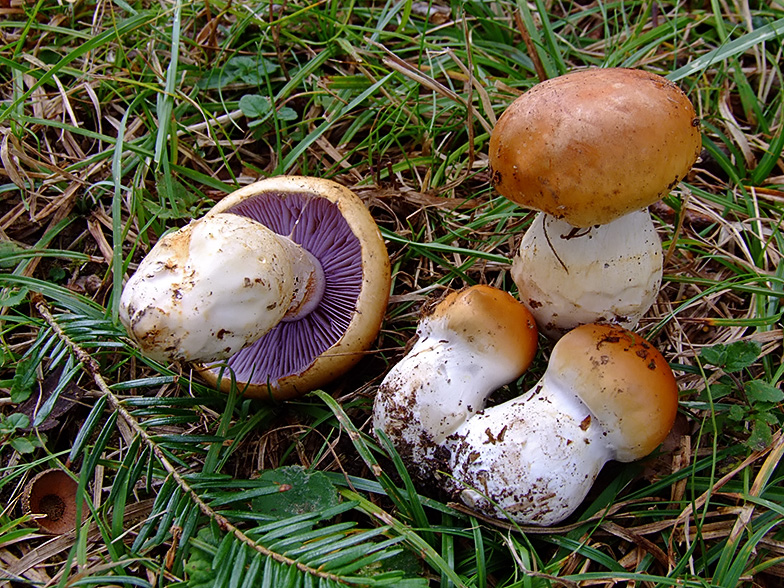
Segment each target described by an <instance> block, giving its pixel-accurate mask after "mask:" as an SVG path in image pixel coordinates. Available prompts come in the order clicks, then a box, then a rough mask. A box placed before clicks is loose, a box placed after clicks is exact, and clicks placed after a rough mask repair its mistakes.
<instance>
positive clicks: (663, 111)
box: [489, 68, 701, 227]
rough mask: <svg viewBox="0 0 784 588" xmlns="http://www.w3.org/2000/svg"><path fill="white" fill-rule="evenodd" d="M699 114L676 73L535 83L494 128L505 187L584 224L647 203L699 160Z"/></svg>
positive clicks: (625, 72) (607, 72)
mask: <svg viewBox="0 0 784 588" xmlns="http://www.w3.org/2000/svg"><path fill="white" fill-rule="evenodd" d="M700 149H701V137H700V130H699V121H698V119H697V118H696V114H695V112H694V107H693V105H692V103H691V101H690V100H689V98H688V97H687V96H686V95H685V94H684V93H683V92H682V91H681V90H680V89H679V88H678V87H677V86H676V85H675V84H674V83H672V82H670V81H669V80H667V79H666V78H663V77H661V76H658V75H655V74H652V73H648V72H645V71H640V70H633V69H623V68H607V69H590V70H584V71H578V72H573V73H569V74H566V75H564V76H561V77H557V78H553V79H550V80H547V81H545V82H542V83H541V84H538V85H536V86H534V87H533V88H532V89H531V90H529V91H527V92H526V93H525V94H523V95H522V96H520V97H519V98H517V99H516V100H515V101H514V102H513V103H512V104H511V105H510V106H509V108H507V109H506V111H505V112H504V113H503V115H502V116H501V118H500V119H499V120H498V124H497V125H496V126H495V129H494V130H493V133H492V135H491V137H490V151H489V157H490V167H491V169H492V181H493V183H494V184H495V187H496V189H497V190H498V192H499V193H501V194H503V195H504V196H506V197H507V198H509V199H510V200H513V201H514V202H517V203H518V204H520V205H521V206H525V207H528V208H533V209H536V210H541V211H544V212H546V213H547V214H550V215H553V216H555V217H557V218H562V219H564V220H565V221H566V222H568V223H570V224H572V225H574V226H577V227H589V226H591V225H596V224H604V223H607V222H609V221H611V220H613V219H615V218H618V217H619V216H622V215H624V214H626V213H628V212H631V211H633V210H638V209H642V208H645V207H646V206H648V205H650V204H652V203H654V202H656V201H657V200H659V199H660V198H661V197H662V196H663V195H665V194H666V193H667V192H668V191H669V190H671V189H672V188H673V187H674V186H675V185H676V184H677V183H678V182H679V181H680V180H681V179H682V178H683V177H684V176H685V175H686V173H687V172H688V171H689V169H691V166H692V165H693V164H694V162H695V161H696V159H697V156H698V155H699V153H700Z"/></svg>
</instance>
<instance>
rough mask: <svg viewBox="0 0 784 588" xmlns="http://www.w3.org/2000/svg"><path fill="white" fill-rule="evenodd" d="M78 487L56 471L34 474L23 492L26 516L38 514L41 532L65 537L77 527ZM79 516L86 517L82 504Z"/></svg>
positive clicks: (64, 473) (36, 520) (72, 480)
mask: <svg viewBox="0 0 784 588" xmlns="http://www.w3.org/2000/svg"><path fill="white" fill-rule="evenodd" d="M77 489H78V484H77V482H76V480H74V479H73V478H72V477H71V476H70V475H68V473H66V472H64V471H62V470H58V469H56V468H53V469H48V470H44V471H43V472H40V473H39V474H37V475H36V476H35V477H34V478H33V479H32V480H30V481H29V482H28V483H27V485H26V486H25V489H24V492H23V493H22V509H23V511H24V513H25V514H31V515H37V517H36V519H35V523H36V525H38V528H39V529H41V530H42V531H45V532H47V533H53V534H55V535H65V534H66V533H70V532H71V531H73V530H74V529H75V528H76V506H77V503H76V493H77ZM83 504H84V506H83V507H82V517H85V516H86V515H87V514H89V510H88V508H87V503H83Z"/></svg>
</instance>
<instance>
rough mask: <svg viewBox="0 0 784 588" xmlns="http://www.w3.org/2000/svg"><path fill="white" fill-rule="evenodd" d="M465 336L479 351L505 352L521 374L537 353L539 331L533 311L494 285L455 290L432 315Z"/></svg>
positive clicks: (514, 368) (433, 320)
mask: <svg viewBox="0 0 784 588" xmlns="http://www.w3.org/2000/svg"><path fill="white" fill-rule="evenodd" d="M439 319H443V320H445V321H446V324H445V327H446V328H448V329H449V330H451V331H454V332H455V333H457V334H458V335H459V336H460V337H461V338H462V339H465V340H466V341H467V342H468V343H469V344H470V346H471V347H472V348H474V349H476V352H477V353H481V354H488V355H490V356H493V357H495V356H499V355H500V356H502V357H504V358H505V359H506V360H507V362H508V364H509V368H510V371H514V372H516V373H517V375H516V376H514V377H519V376H520V375H522V373H523V372H524V371H525V370H526V369H528V366H529V365H531V362H532V361H533V359H534V356H535V355H536V346H537V342H538V331H537V328H536V321H534V318H533V316H532V315H531V312H530V311H529V310H528V309H527V308H526V307H525V306H524V305H523V304H521V303H520V302H518V301H517V300H516V299H515V298H514V297H513V296H512V295H511V294H509V293H508V292H504V291H503V290H499V289H497V288H493V287H491V286H484V285H478V286H471V287H469V288H465V289H463V290H458V291H457V292H452V293H451V294H449V295H448V296H447V297H446V298H444V300H443V301H441V302H440V303H439V304H438V306H436V308H435V309H434V310H433V313H432V314H431V315H430V316H429V317H428V321H429V322H430V323H437V322H438V321H439Z"/></svg>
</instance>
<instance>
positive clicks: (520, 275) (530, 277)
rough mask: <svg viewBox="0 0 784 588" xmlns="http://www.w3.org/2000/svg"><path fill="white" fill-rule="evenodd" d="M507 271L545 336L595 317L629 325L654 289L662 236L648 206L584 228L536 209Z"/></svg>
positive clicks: (658, 275)
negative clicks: (645, 208)
mask: <svg viewBox="0 0 784 588" xmlns="http://www.w3.org/2000/svg"><path fill="white" fill-rule="evenodd" d="M512 278H513V279H514V281H515V283H516V284H517V288H518V291H519V296H520V300H521V301H522V302H523V303H524V304H525V305H526V306H528V308H529V310H530V311H531V313H532V314H533V315H534V317H535V318H536V322H537V324H538V325H539V329H540V331H542V332H543V333H545V334H546V335H547V336H549V337H552V338H558V337H561V336H562V335H563V334H564V333H566V332H568V331H570V330H571V329H573V328H574V327H576V326H578V325H581V324H587V323H596V322H599V323H614V324H619V325H621V326H624V327H626V328H631V327H633V326H634V325H635V324H637V322H638V321H639V320H640V318H642V316H643V315H644V314H645V313H646V312H647V311H648V309H649V308H650V307H651V305H652V304H653V303H654V302H655V300H656V296H657V295H658V292H659V287H660V286H661V279H662V251H661V242H660V240H659V237H658V235H657V234H656V229H655V228H654V226H653V222H652V221H651V217H650V215H649V214H648V211H647V210H640V211H636V212H632V213H630V214H627V215H625V216H622V217H621V218H619V219H617V220H615V221H612V222H610V223H608V224H606V225H595V226H593V227H590V228H587V229H581V228H576V227H573V226H572V225H570V224H569V223H567V222H565V221H562V220H559V219H556V218H555V217H552V216H549V215H545V214H543V213H540V214H539V215H537V217H536V218H535V219H534V222H533V223H532V224H531V226H530V227H529V229H528V231H526V233H525V235H524V236H523V240H522V242H521V243H520V251H519V253H518V255H517V256H515V259H514V263H513V265H512Z"/></svg>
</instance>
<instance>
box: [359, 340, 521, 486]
mask: <svg viewBox="0 0 784 588" xmlns="http://www.w3.org/2000/svg"><path fill="white" fill-rule="evenodd" d="M509 371H510V370H509V366H508V363H505V361H504V358H503V357H502V356H500V355H499V354H494V355H484V354H480V353H477V351H476V349H475V348H474V347H473V346H472V345H471V343H469V342H467V341H465V340H464V339H462V338H461V337H460V336H458V335H457V334H455V333H452V332H449V331H448V330H436V331H435V332H433V333H431V334H430V335H429V336H427V337H425V338H423V339H420V340H419V341H417V343H416V344H415V345H414V347H412V349H411V351H410V352H409V353H408V354H407V355H406V356H405V357H404V358H403V359H402V360H401V361H400V362H399V363H398V364H397V365H395V367H393V368H392V370H390V372H389V373H388V374H387V376H386V377H385V378H384V381H383V382H382V384H381V386H380V387H379V390H378V393H377V395H376V401H375V406H374V412H373V426H374V428H376V429H380V430H382V431H384V432H385V433H386V434H387V435H388V436H389V437H390V439H391V440H392V442H393V443H394V445H395V447H396V448H397V450H398V453H400V454H401V456H402V457H403V459H404V460H405V461H406V463H407V465H409V469H410V470H412V473H414V474H415V475H417V476H419V477H430V476H431V475H432V474H434V473H435V472H437V471H438V470H441V469H443V465H444V464H443V462H442V457H443V452H442V451H441V450H440V449H439V448H440V446H441V445H442V444H443V442H444V440H445V439H446V437H447V436H448V435H450V434H451V433H452V432H454V431H455V430H456V429H457V428H458V427H459V426H460V425H462V424H463V423H465V422H466V421H467V420H468V419H469V418H470V417H471V416H472V415H474V414H475V413H476V412H477V411H479V410H481V409H482V408H483V407H484V405H485V401H486V399H487V397H488V396H489V395H490V394H491V393H492V392H493V391H494V390H496V389H497V388H499V387H501V386H503V385H505V384H507V383H508V382H509V381H510V380H511V379H514V378H515V377H517V374H516V373H515V374H511V375H510V373H509Z"/></svg>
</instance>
